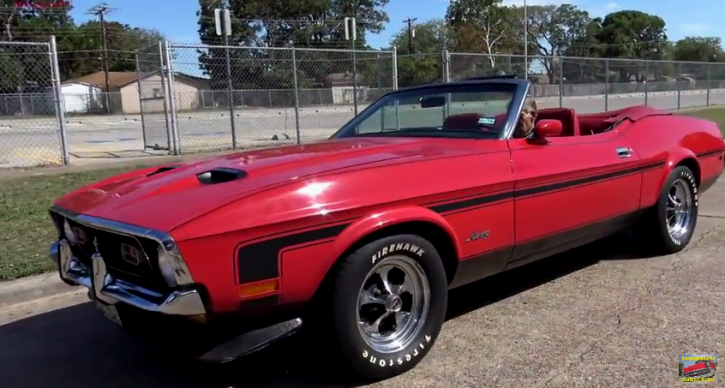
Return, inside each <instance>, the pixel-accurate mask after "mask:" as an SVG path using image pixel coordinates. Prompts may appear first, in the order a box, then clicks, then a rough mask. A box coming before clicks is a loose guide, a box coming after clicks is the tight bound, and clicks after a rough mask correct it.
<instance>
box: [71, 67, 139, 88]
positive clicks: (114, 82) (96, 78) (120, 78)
mask: <svg viewBox="0 0 725 388" xmlns="http://www.w3.org/2000/svg"><path fill="white" fill-rule="evenodd" d="M136 79H138V74H137V73H136V72H135V71H109V72H108V85H109V86H110V87H111V88H117V87H119V86H121V85H125V84H127V83H129V82H131V81H135V80H136ZM63 83H85V84H90V85H95V86H98V87H99V88H102V89H105V88H106V76H105V74H104V73H103V72H102V71H97V72H95V73H91V74H87V75H84V76H82V77H78V78H74V79H70V80H67V81H65V82H63Z"/></svg>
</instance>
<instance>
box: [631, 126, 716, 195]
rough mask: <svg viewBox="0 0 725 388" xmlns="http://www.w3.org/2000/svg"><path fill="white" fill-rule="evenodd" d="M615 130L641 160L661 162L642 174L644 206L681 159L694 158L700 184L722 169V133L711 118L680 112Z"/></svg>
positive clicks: (658, 190)
mask: <svg viewBox="0 0 725 388" xmlns="http://www.w3.org/2000/svg"><path fill="white" fill-rule="evenodd" d="M617 130H618V131H621V132H622V133H624V134H625V136H627V137H628V138H629V139H631V141H632V144H633V151H634V152H635V153H636V154H637V155H638V156H639V157H640V158H642V160H643V161H647V162H660V163H661V164H662V167H661V168H659V169H655V170H652V171H648V172H646V173H644V174H643V176H642V198H641V205H642V206H643V207H648V206H652V205H654V204H655V202H656V201H657V198H658V196H659V193H660V191H661V190H662V185H663V184H664V181H665V180H666V179H667V175H668V174H669V172H670V171H671V170H672V169H674V168H675V166H677V165H678V164H679V163H680V162H682V161H683V160H684V159H692V160H695V161H697V163H698V165H699V168H700V171H699V174H698V175H699V176H698V177H697V178H698V181H699V182H700V183H702V182H706V181H708V180H710V179H715V178H716V177H717V176H719V175H720V174H721V173H722V171H723V152H724V151H725V148H724V147H723V140H722V134H721V133H720V131H719V129H718V127H717V125H716V124H715V123H713V122H711V121H707V120H701V119H698V118H694V117H688V116H679V115H662V116H648V117H644V118H641V119H639V120H637V121H636V122H634V123H632V122H626V123H623V124H622V125H621V126H620V127H619V128H617ZM696 173H697V172H696Z"/></svg>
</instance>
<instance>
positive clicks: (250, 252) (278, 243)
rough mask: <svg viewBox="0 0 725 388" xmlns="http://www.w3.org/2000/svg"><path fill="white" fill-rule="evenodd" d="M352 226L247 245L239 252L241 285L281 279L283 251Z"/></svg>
mask: <svg viewBox="0 0 725 388" xmlns="http://www.w3.org/2000/svg"><path fill="white" fill-rule="evenodd" d="M349 225H350V224H349V223H346V224H342V225H333V226H327V227H324V228H320V229H313V230H307V231H304V232H299V233H294V234H288V235H286V236H281V237H276V238H272V239H269V240H264V241H260V242H257V243H251V244H249V245H245V246H243V247H241V248H239V250H238V251H237V273H238V279H237V280H238V282H239V283H251V282H256V281H259V280H264V279H271V278H276V277H279V266H278V263H277V259H278V258H279V253H280V252H281V251H282V249H284V248H286V247H290V246H293V245H300V244H304V243H309V242H313V241H317V240H323V239H329V238H333V237H336V236H337V235H339V234H340V233H342V231H343V230H344V229H345V228H347V227H348V226H349Z"/></svg>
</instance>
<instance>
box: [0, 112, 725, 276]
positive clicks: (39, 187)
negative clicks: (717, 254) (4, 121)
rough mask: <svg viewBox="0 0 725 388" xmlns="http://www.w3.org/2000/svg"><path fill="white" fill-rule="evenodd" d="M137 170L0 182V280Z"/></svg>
mask: <svg viewBox="0 0 725 388" xmlns="http://www.w3.org/2000/svg"><path fill="white" fill-rule="evenodd" d="M678 114H682V115H685V116H694V117H700V118H703V119H707V120H711V121H714V122H716V123H718V125H719V127H720V130H721V131H723V133H725V108H708V109H702V110H692V111H686V112H680V113H678ZM159 163H161V162H159ZM138 167H140V166H126V167H122V168H105V169H97V170H86V171H79V172H73V173H58V174H49V175H40V176H30V177H23V178H14V179H3V180H0V230H2V231H3V234H2V235H1V236H0V280H10V279H17V278H20V277H24V276H29V275H36V274H40V273H43V272H48V271H52V270H55V268H54V266H53V264H52V262H51V260H50V258H49V257H48V246H49V244H50V243H51V242H52V241H53V240H54V239H55V237H56V234H55V233H56V232H55V229H54V228H53V224H52V223H51V221H50V216H49V215H48V208H49V206H50V204H51V203H52V201H53V200H54V199H55V198H58V197H60V196H61V195H63V194H65V193H67V192H69V191H71V190H74V189H76V188H78V187H80V186H82V185H85V184H88V183H91V182H96V181H99V180H101V179H103V178H106V177H109V176H112V175H115V174H118V173H121V172H124V171H129V170H133V169H135V168H138ZM29 174H32V173H29Z"/></svg>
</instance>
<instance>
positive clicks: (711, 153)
mask: <svg viewBox="0 0 725 388" xmlns="http://www.w3.org/2000/svg"><path fill="white" fill-rule="evenodd" d="M723 152H725V149H722V148H721V149H719V150H712V151H705V152H698V153H697V154H695V155H697V157H698V158H706V157H708V156H715V155H720V154H722V153H723Z"/></svg>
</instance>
